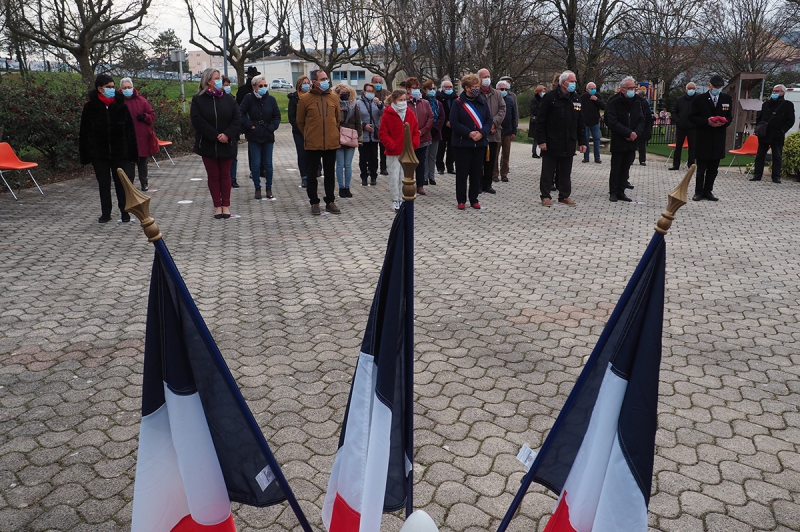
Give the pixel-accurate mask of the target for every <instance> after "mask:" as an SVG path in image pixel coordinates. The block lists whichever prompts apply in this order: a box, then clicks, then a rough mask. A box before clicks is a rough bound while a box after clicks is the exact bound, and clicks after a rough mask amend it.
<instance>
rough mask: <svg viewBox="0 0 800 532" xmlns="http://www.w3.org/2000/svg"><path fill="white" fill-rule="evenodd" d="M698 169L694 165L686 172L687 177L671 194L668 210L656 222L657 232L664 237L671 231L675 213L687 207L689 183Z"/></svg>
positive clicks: (684, 177)
mask: <svg viewBox="0 0 800 532" xmlns="http://www.w3.org/2000/svg"><path fill="white" fill-rule="evenodd" d="M696 168H697V165H694V164H693V165H692V166H690V167H689V170H687V171H686V175H685V176H683V179H682V180H681V182H680V183H679V184H678V186H677V187H675V188H674V189H673V190H672V192H670V193H669V196H668V198H669V202H668V203H667V210H665V211H664V212H662V213H661V218H659V219H658V222H656V227H655V230H656V231H658V232H659V233H661V234H662V235H666V234H667V231H669V228H670V226H671V225H672V220H674V219H675V213H676V212H678V209H680V208H681V207H683V206H684V205H686V198H687V197H688V194H687V193H688V190H689V182H690V181H691V180H692V176H693V175H694V171H695V169H696Z"/></svg>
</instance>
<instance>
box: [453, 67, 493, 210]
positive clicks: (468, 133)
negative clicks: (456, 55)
mask: <svg viewBox="0 0 800 532" xmlns="http://www.w3.org/2000/svg"><path fill="white" fill-rule="evenodd" d="M461 86H462V87H463V88H464V90H463V91H462V92H461V95H460V96H459V97H458V99H457V100H456V101H455V102H453V107H452V108H451V109H450V127H451V129H452V130H453V138H452V146H453V150H454V151H455V164H456V201H457V202H458V210H462V211H463V210H464V209H465V208H466V203H467V201H469V204H470V206H471V207H472V208H473V209H480V208H481V204H480V203H478V195H479V194H480V193H481V188H482V187H481V181H482V180H483V167H484V164H485V162H486V150H487V148H488V146H489V135H490V134H491V132H492V126H493V123H492V113H491V111H490V110H489V105H488V104H487V103H486V99H485V98H484V97H483V96H482V95H481V81H480V78H479V77H478V76H477V75H476V74H467V75H466V76H464V77H463V78H461ZM467 181H469V190H467Z"/></svg>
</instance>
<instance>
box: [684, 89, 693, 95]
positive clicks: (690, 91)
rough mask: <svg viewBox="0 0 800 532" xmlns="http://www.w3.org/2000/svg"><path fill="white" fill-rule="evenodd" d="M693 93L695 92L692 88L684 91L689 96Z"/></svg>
mask: <svg viewBox="0 0 800 532" xmlns="http://www.w3.org/2000/svg"><path fill="white" fill-rule="evenodd" d="M694 93H695V90H694V89H689V90H688V91H686V94H688V95H689V96H694Z"/></svg>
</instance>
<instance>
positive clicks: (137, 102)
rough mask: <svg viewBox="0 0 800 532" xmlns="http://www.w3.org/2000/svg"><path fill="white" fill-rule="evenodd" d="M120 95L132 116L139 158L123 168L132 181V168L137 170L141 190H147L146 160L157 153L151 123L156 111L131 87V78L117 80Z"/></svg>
mask: <svg viewBox="0 0 800 532" xmlns="http://www.w3.org/2000/svg"><path fill="white" fill-rule="evenodd" d="M119 88H120V90H121V91H122V96H123V97H124V98H125V105H126V106H128V111H129V112H130V113H131V116H132V117H133V126H134V128H135V129H136V145H137V146H138V149H139V158H138V160H137V161H136V165H129V166H128V167H127V168H125V172H126V173H127V174H128V177H129V178H130V180H131V182H133V177H134V176H133V172H134V168H137V169H138V171H139V185H140V186H141V188H142V192H147V184H148V182H147V161H148V160H149V159H150V156H151V155H154V154H156V153H158V150H159V147H158V139H157V138H156V132H155V129H153V124H154V123H155V120H156V112H155V111H153V106H151V105H150V102H148V101H147V99H146V98H145V97H144V96H142V95H141V94H139V92H138V91H137V90H136V89H134V88H133V80H132V79H131V78H122V79H121V80H120V82H119Z"/></svg>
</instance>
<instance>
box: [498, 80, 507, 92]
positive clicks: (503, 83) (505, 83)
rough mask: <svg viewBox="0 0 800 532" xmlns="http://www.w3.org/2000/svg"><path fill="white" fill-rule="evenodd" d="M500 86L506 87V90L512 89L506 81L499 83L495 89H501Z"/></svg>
mask: <svg viewBox="0 0 800 532" xmlns="http://www.w3.org/2000/svg"><path fill="white" fill-rule="evenodd" d="M500 85H505V87H506V89H508V88H509V87H510V83H509V82H508V81H506V80H501V81H498V82H497V85H495V86H494V88H495V89H498V90H499V89H500Z"/></svg>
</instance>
